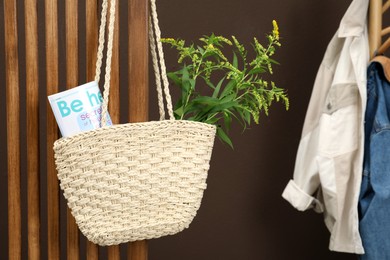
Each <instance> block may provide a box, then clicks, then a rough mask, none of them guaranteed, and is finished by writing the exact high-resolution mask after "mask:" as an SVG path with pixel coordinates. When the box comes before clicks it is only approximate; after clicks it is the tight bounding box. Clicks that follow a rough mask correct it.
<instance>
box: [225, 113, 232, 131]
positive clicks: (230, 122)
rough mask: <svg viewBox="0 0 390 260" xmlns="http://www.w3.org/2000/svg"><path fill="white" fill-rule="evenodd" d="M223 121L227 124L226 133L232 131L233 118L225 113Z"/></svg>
mask: <svg viewBox="0 0 390 260" xmlns="http://www.w3.org/2000/svg"><path fill="white" fill-rule="evenodd" d="M223 121H224V123H225V128H226V131H227V132H228V131H229V129H230V126H231V124H232V116H231V114H230V113H227V112H225V113H223Z"/></svg>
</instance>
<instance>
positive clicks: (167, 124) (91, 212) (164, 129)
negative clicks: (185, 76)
mask: <svg viewBox="0 0 390 260" xmlns="http://www.w3.org/2000/svg"><path fill="white" fill-rule="evenodd" d="M150 3H151V16H150V19H149V27H150V28H152V29H153V28H154V31H153V30H152V29H150V32H149V36H150V45H151V54H152V60H153V68H154V70H155V74H156V87H157V96H158V104H159V112H160V121H152V122H145V123H128V124H121V125H113V126H106V118H107V117H106V113H107V105H108V95H109V89H110V66H111V55H112V53H111V52H112V40H113V31H114V19H115V0H110V21H109V26H108V28H109V32H108V44H107V60H106V70H105V71H106V75H105V83H104V93H103V96H104V98H103V99H104V100H103V104H102V117H101V121H102V122H101V123H102V126H104V127H102V128H99V129H96V130H93V131H88V132H82V133H79V134H77V135H74V136H70V137H66V138H61V139H59V140H57V141H56V142H55V143H54V154H55V163H56V167H57V171H58V179H59V180H60V187H61V189H62V190H63V191H64V196H65V198H66V200H67V203H68V206H69V208H70V210H71V213H72V215H73V216H74V217H75V219H76V223H77V225H78V227H79V229H80V230H81V232H82V233H83V234H84V235H85V236H86V237H87V238H88V240H90V241H92V242H93V243H96V244H99V245H102V246H106V245H116V244H120V243H125V242H129V241H136V240H144V239H151V238H158V237H161V236H165V235H172V234H175V233H178V232H180V231H182V230H183V229H185V228H187V227H188V226H189V224H190V223H191V221H192V220H193V218H194V217H195V215H196V212H197V210H198V209H199V206H200V203H201V200H202V197H203V192H204V190H205V188H206V178H207V171H208V169H209V167H210V165H209V162H210V157H211V152H212V148H213V144H214V137H215V133H216V127H215V126H213V125H209V124H205V123H201V122H193V121H185V120H175V119H174V115H173V110H172V102H171V97H170V94H169V87H168V79H167V76H166V70H165V64H164V54H163V51H162V45H161V42H160V31H159V27H158V20H157V12H156V5H155V0H151V1H150ZM107 9H108V0H103V7H102V18H101V21H102V22H101V25H100V30H99V48H98V59H97V62H96V75H95V81H96V82H99V76H100V67H101V64H102V56H103V55H102V52H103V48H104V34H105V32H104V28H105V25H106V15H107ZM158 58H159V60H158ZM158 61H160V68H159V65H158ZM159 69H161V73H160V71H159ZM161 82H163V84H164V89H163V88H162V86H161ZM164 100H165V102H166V108H167V111H168V115H169V120H165V109H164Z"/></svg>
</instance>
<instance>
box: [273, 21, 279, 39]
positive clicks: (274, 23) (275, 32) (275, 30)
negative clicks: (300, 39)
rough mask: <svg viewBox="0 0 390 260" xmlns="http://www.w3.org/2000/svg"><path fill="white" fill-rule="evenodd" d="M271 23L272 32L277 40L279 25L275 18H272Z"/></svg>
mask: <svg viewBox="0 0 390 260" xmlns="http://www.w3.org/2000/svg"><path fill="white" fill-rule="evenodd" d="M272 25H273V27H274V29H273V31H272V34H273V35H274V37H275V39H276V40H279V26H278V23H277V22H276V21H275V20H272Z"/></svg>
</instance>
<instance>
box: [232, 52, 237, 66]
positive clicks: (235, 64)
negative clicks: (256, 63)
mask: <svg viewBox="0 0 390 260" xmlns="http://www.w3.org/2000/svg"><path fill="white" fill-rule="evenodd" d="M232 65H233V67H235V68H236V69H238V59H237V55H236V53H235V52H233V63H232Z"/></svg>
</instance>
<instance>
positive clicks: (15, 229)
mask: <svg viewBox="0 0 390 260" xmlns="http://www.w3.org/2000/svg"><path fill="white" fill-rule="evenodd" d="M16 15H17V10H16V1H14V0H5V1H4V25H5V28H4V29H5V30H4V33H5V62H6V102H7V105H6V107H7V151H8V153H7V162H8V259H13V260H18V259H21V206H20V139H19V131H20V123H19V113H20V104H19V103H20V96H19V62H18V34H17V33H18V32H17V19H16Z"/></svg>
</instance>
